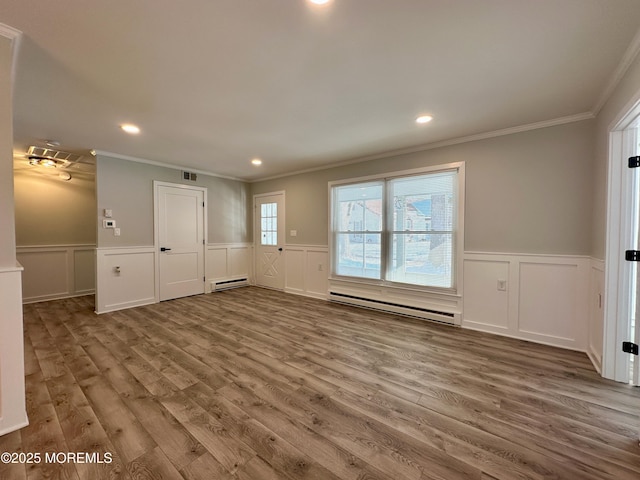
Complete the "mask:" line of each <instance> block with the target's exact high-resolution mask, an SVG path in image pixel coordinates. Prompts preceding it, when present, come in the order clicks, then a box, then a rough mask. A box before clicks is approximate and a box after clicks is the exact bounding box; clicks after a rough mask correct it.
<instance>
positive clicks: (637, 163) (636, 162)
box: [629, 156, 640, 168]
mask: <svg viewBox="0 0 640 480" xmlns="http://www.w3.org/2000/svg"><path fill="white" fill-rule="evenodd" d="M638 167H640V156H636V157H629V168H638Z"/></svg>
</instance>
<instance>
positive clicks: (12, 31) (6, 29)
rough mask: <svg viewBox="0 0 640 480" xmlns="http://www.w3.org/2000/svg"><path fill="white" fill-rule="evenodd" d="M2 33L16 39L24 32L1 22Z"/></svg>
mask: <svg viewBox="0 0 640 480" xmlns="http://www.w3.org/2000/svg"><path fill="white" fill-rule="evenodd" d="M0 35H1V36H3V37H5V38H8V39H9V40H15V39H17V38H20V36H21V35H22V32H21V31H20V30H18V29H16V28H13V27H10V26H9V25H5V24H4V23H0Z"/></svg>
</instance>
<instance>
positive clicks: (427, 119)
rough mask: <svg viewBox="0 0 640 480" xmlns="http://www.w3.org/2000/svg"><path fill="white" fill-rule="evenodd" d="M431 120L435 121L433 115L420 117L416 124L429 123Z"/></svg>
mask: <svg viewBox="0 0 640 480" xmlns="http://www.w3.org/2000/svg"><path fill="white" fill-rule="evenodd" d="M431 120H433V117H432V116H431V115H420V116H419V117H418V118H416V123H429V122H430V121H431Z"/></svg>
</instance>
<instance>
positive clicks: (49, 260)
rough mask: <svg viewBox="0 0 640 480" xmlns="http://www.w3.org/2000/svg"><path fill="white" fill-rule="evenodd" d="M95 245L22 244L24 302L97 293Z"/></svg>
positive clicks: (18, 255)
mask: <svg viewBox="0 0 640 480" xmlns="http://www.w3.org/2000/svg"><path fill="white" fill-rule="evenodd" d="M94 251H95V245H45V246H19V247H17V248H16V257H17V258H18V261H19V262H20V263H21V265H22V266H23V267H24V273H23V275H22V298H23V302H24V303H33V302H42V301H45V300H55V299H59V298H67V297H74V296H78V295H90V294H93V293H94V292H95V256H94Z"/></svg>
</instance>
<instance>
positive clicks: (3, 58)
mask: <svg viewBox="0 0 640 480" xmlns="http://www.w3.org/2000/svg"><path fill="white" fill-rule="evenodd" d="M12 58H13V53H12V42H11V40H9V39H8V38H6V37H3V36H2V35H0V268H2V267H8V268H15V266H16V237H15V216H14V211H13V116H12V112H13V105H12V98H11V64H12Z"/></svg>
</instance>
